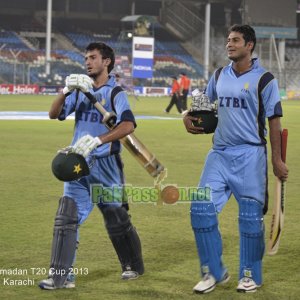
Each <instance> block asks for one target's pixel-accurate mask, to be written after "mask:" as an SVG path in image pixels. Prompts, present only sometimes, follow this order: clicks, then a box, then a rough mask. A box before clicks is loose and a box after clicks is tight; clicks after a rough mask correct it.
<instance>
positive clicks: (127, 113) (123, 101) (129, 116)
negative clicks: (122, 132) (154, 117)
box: [114, 91, 136, 126]
mask: <svg viewBox="0 0 300 300" xmlns="http://www.w3.org/2000/svg"><path fill="white" fill-rule="evenodd" d="M114 106H115V111H116V113H117V124H119V123H121V122H123V121H130V122H133V123H134V125H135V126H136V124H135V118H134V115H133V113H132V111H131V109H130V105H129V102H128V97H127V94H126V92H125V91H122V92H119V93H118V94H117V95H116V97H115V99H114Z"/></svg>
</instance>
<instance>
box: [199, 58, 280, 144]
mask: <svg viewBox="0 0 300 300" xmlns="http://www.w3.org/2000/svg"><path fill="white" fill-rule="evenodd" d="M232 64H233V63H232V62H231V63H230V64H229V65H228V66H226V67H224V68H223V69H222V71H221V73H220V75H219V78H218V80H217V82H216V78H215V74H214V75H213V76H212V77H211V79H210V81H209V83H208V85H207V88H206V91H205V93H206V95H207V96H208V97H209V99H210V100H211V102H213V101H215V100H217V102H218V126H217V128H216V131H215V134H214V149H221V148H224V147H228V146H235V145H243V144H250V145H263V144H266V139H265V136H266V134H267V131H266V126H265V125H266V124H265V123H266V118H272V117H277V116H278V117H281V116H282V109H281V103H280V94H279V88H278V84H277V80H276V79H275V78H274V76H273V75H272V74H271V73H269V72H267V71H266V70H265V69H264V68H263V67H261V66H260V64H259V60H258V59H253V60H252V68H251V69H250V70H249V71H247V72H245V73H243V74H238V73H236V72H235V71H234V69H233V67H232ZM264 74H265V75H264ZM261 78H262V80H260V79H261ZM258 85H260V88H259V87H258ZM259 90H261V92H260V93H259V92H258V91H259Z"/></svg>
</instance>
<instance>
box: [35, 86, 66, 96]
mask: <svg viewBox="0 0 300 300" xmlns="http://www.w3.org/2000/svg"><path fill="white" fill-rule="evenodd" d="M61 89H62V87H61V86H56V85H53V86H48V85H45V86H43V85H42V86H40V94H50V95H53V94H58V93H59V92H60V91H61Z"/></svg>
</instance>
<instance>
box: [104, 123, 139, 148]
mask: <svg viewBox="0 0 300 300" xmlns="http://www.w3.org/2000/svg"><path fill="white" fill-rule="evenodd" d="M133 131H134V125H133V123H132V122H130V121H124V122H121V123H120V124H119V125H118V126H117V127H115V128H114V129H113V130H111V131H109V132H107V133H106V134H104V135H101V136H99V138H100V139H101V142H102V143H103V144H104V143H110V142H113V141H116V140H120V139H122V138H123V137H125V136H126V135H128V134H130V133H132V132H133Z"/></svg>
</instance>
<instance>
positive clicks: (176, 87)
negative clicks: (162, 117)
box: [165, 76, 182, 114]
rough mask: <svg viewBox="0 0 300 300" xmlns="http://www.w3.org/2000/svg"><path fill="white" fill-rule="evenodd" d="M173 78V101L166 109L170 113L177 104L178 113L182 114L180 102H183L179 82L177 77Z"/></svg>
mask: <svg viewBox="0 0 300 300" xmlns="http://www.w3.org/2000/svg"><path fill="white" fill-rule="evenodd" d="M171 78H172V79H173V83H172V90H171V101H170V103H169V105H168V107H167V108H166V109H165V112H166V113H169V112H170V110H171V108H172V107H173V105H174V104H175V105H176V108H177V110H178V112H179V113H180V114H181V112H182V109H181V104H180V102H181V101H180V85H179V83H178V81H177V77H176V76H172V77H171Z"/></svg>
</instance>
